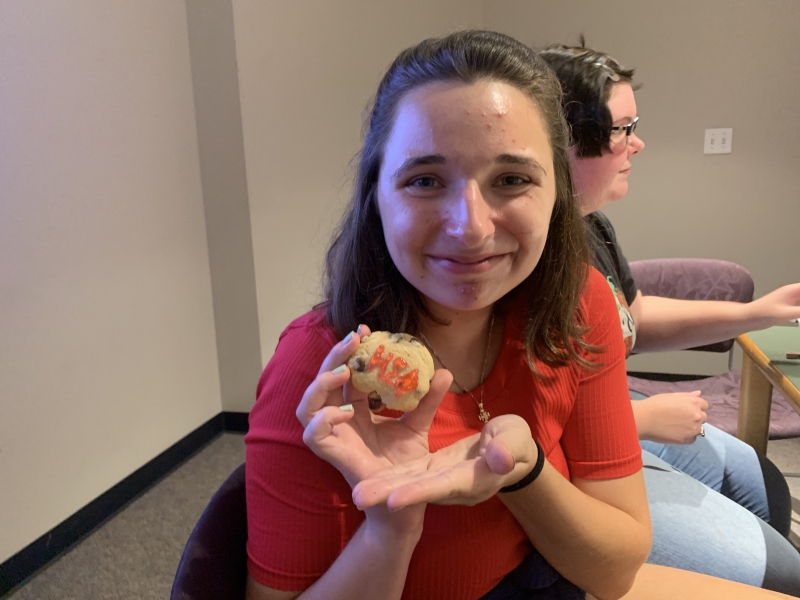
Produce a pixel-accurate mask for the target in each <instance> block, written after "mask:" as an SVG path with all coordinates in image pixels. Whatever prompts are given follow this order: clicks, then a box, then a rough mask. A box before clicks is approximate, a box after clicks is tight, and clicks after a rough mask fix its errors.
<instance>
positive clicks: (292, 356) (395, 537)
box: [246, 32, 661, 600]
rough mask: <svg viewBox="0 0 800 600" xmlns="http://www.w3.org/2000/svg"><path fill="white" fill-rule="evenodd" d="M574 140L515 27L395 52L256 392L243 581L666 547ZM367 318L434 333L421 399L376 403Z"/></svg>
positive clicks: (383, 586) (596, 564)
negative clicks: (363, 360)
mask: <svg viewBox="0 0 800 600" xmlns="http://www.w3.org/2000/svg"><path fill="white" fill-rule="evenodd" d="M568 142H569V137H568V133H567V130H566V127H565V124H564V121H563V118H562V116H561V110H560V89H559V84H558V81H557V80H556V79H555V78H554V76H553V75H552V73H551V72H550V70H549V69H547V68H546V67H545V66H544V64H543V63H542V62H541V60H540V59H539V58H538V57H537V56H536V55H535V54H534V53H533V52H532V51H530V50H529V49H528V48H526V47H525V46H523V45H522V44H520V43H518V42H516V41H515V40H513V39H511V38H508V37H506V36H503V35H500V34H495V33H490V32H461V33H456V34H453V35H451V36H448V37H447V38H443V39H441V40H428V41H426V42H422V43H421V44H419V45H417V46H415V47H413V48H410V49H408V50H406V51H404V52H402V53H401V54H400V55H399V56H398V58H397V59H396V60H395V62H394V64H393V65H392V66H391V67H390V68H389V71H388V72H387V74H386V75H385V76H384V79H383V81H382V82H381V84H380V86H379V88H378V92H377V95H376V98H375V102H374V106H373V109H372V113H371V115H370V121H369V124H368V128H367V131H366V138H365V142H364V147H363V149H362V152H361V155H360V163H359V169H358V173H357V176H356V182H355V192H354V195H353V200H352V201H351V203H350V205H349V207H348V209H347V211H346V213H345V216H344V218H343V221H342V225H341V228H340V231H339V232H338V234H337V235H336V237H335V239H334V241H333V243H332V246H331V248H330V250H329V253H328V259H327V267H326V276H327V285H326V301H325V303H324V305H322V306H321V307H319V308H318V309H316V310H314V311H311V312H310V313H308V314H306V315H304V316H303V317H300V318H299V319H297V320H296V321H294V322H293V323H292V324H290V325H289V327H288V328H287V329H286V330H285V331H284V333H283V334H282V335H281V339H280V341H279V343H278V346H277V348H276V351H275V355H274V357H273V358H272V360H271V361H270V363H269V365H267V368H266V369H265V371H264V374H263V376H262V378H261V381H260V382H259V386H258V401H257V403H256V406H255V407H254V409H253V411H252V412H251V416H250V431H249V433H248V435H247V437H246V442H247V508H248V529H249V532H248V538H249V539H248V557H249V559H248V571H249V574H250V577H249V579H248V591H247V597H248V599H250V600H261V599H292V598H298V597H299V598H304V599H306V600H308V599H315V598H324V599H325V600H332V599H334V600H335V599H342V600H345V599H346V600H352V599H355V598H364V599H380V600H392V599H399V598H406V599H412V598H413V599H415V600H425V599H437V600H442V599H454V600H456V599H464V600H472V599H476V598H486V599H499V598H508V597H511V595H512V594H516V595H514V596H513V597H516V598H537V599H543V598H560V599H561V598H563V599H566V598H583V597H584V592H583V590H587V591H589V592H590V593H591V594H593V595H594V596H596V597H598V598H618V597H621V596H622V595H623V594H625V593H626V592H627V591H628V590H629V589H630V588H631V586H632V585H634V579H635V578H636V577H637V573H639V569H640V567H641V565H642V563H643V562H644V560H645V558H646V556H647V553H648V550H649V546H650V523H649V516H648V510H647V501H646V498H645V493H644V485H643V478H642V474H641V460H640V451H639V447H638V442H637V436H636V429H635V424H634V422H633V415H632V411H631V407H630V402H629V400H628V395H627V386H626V380H625V366H624V346H623V343H622V336H621V333H620V325H619V318H618V316H617V310H616V304H615V300H614V298H613V297H612V295H611V292H610V290H609V288H608V286H607V285H606V283H605V281H604V280H603V278H602V277H601V276H600V275H599V274H598V273H597V272H596V271H595V270H594V269H587V268H586V267H584V266H583V265H584V264H586V261H587V259H588V257H587V253H586V247H585V244H584V240H583V239H582V236H583V226H582V223H581V220H580V214H579V213H578V212H577V209H576V208H575V204H574V202H573V199H572V189H571V182H570V174H569V163H568V156H567V146H568ZM367 325H369V327H372V328H373V329H375V330H379V329H380V330H388V331H404V332H408V333H412V334H415V335H417V336H419V337H420V338H422V339H424V340H425V341H426V342H427V344H428V346H429V347H430V348H431V350H432V351H433V353H434V355H435V357H436V362H437V366H438V367H439V370H438V371H437V372H436V374H435V375H434V378H433V380H432V382H431V390H430V392H429V393H428V394H427V396H426V397H425V398H423V400H422V401H421V403H420V405H419V407H418V408H416V409H415V410H413V411H411V412H409V413H406V414H404V415H402V416H401V415H399V414H397V413H394V414H393V413H391V412H390V411H385V412H384V413H381V415H380V416H378V415H373V414H372V413H371V412H370V411H369V408H368V402H367V399H366V398H365V397H364V396H363V395H362V394H359V393H357V392H355V391H354V390H353V389H352V388H351V386H350V385H349V383H348V380H349V375H350V373H349V371H348V368H347V367H346V366H344V363H345V362H346V360H347V358H348V357H349V356H350V355H351V354H352V352H353V351H354V350H355V348H356V346H357V345H358V343H359V341H360V338H361V337H362V336H364V335H366V334H368V333H369V331H370V329H369V328H368V327H367ZM445 365H446V367H445ZM447 369H449V370H447ZM660 576H661V574H660V573H656V574H655V575H653V574H652V572H644V573H639V574H638V578H639V580H640V581H645V579H646V578H647V577H655V578H656V579H658V578H659V577H660Z"/></svg>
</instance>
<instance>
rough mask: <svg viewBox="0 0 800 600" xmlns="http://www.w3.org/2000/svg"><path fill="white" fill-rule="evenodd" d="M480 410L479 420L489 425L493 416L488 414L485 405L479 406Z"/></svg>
mask: <svg viewBox="0 0 800 600" xmlns="http://www.w3.org/2000/svg"><path fill="white" fill-rule="evenodd" d="M478 408H479V409H480V412H479V413H478V418H479V419H480V420H481V421H483V422H484V423H488V422H489V418H490V417H491V415H490V414H489V413H488V412H486V409H485V408H483V403H481V404H479V405H478Z"/></svg>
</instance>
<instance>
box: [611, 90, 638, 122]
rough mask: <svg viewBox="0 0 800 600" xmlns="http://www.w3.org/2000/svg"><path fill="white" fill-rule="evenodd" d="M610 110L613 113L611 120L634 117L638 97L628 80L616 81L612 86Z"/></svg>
mask: <svg viewBox="0 0 800 600" xmlns="http://www.w3.org/2000/svg"><path fill="white" fill-rule="evenodd" d="M607 105H608V110H609V112H610V113H611V120H612V121H618V120H620V119H626V118H628V119H633V118H634V117H635V116H637V113H636V97H635V96H634V93H633V87H631V84H630V83H628V82H621V83H615V84H614V85H613V86H611V92H610V93H609V95H608V102H607Z"/></svg>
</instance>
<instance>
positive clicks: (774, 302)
mask: <svg viewBox="0 0 800 600" xmlns="http://www.w3.org/2000/svg"><path fill="white" fill-rule="evenodd" d="M746 306H747V309H748V310H749V311H750V313H751V315H752V316H753V318H754V319H755V320H756V321H758V322H759V328H762V329H763V328H766V327H771V326H772V325H780V324H782V323H786V322H787V321H791V320H792V319H798V318H800V283H793V284H791V285H785V286H783V287H780V288H778V289H777V290H774V291H772V292H770V293H769V294H767V295H766V296H762V297H761V298H759V299H758V300H754V301H753V302H751V303H750V304H748V305H746Z"/></svg>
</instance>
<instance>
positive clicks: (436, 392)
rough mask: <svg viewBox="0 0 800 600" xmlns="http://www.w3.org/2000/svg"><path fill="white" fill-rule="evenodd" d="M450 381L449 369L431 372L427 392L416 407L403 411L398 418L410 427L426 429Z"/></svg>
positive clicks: (451, 379) (420, 429) (451, 381)
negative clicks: (429, 385) (431, 377)
mask: <svg viewBox="0 0 800 600" xmlns="http://www.w3.org/2000/svg"><path fill="white" fill-rule="evenodd" d="M452 383H453V375H452V374H451V373H450V371H447V370H446V369H438V370H437V371H436V372H435V373H434V374H433V379H431V387H430V389H429V390H428V393H427V394H425V396H423V398H422V400H420V401H419V404H418V405H417V408H415V409H414V410H412V411H409V412H407V413H405V414H404V415H403V416H402V417H400V420H401V421H403V422H404V423H405V424H406V425H408V426H409V427H411V428H412V429H416V430H419V431H427V430H428V429H429V428H430V426H431V423H432V422H433V417H434V415H435V414H436V411H437V410H438V409H439V405H440V404H441V403H442V400H443V399H444V395H445V394H446V393H447V390H448V389H450V385H451V384H452Z"/></svg>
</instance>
